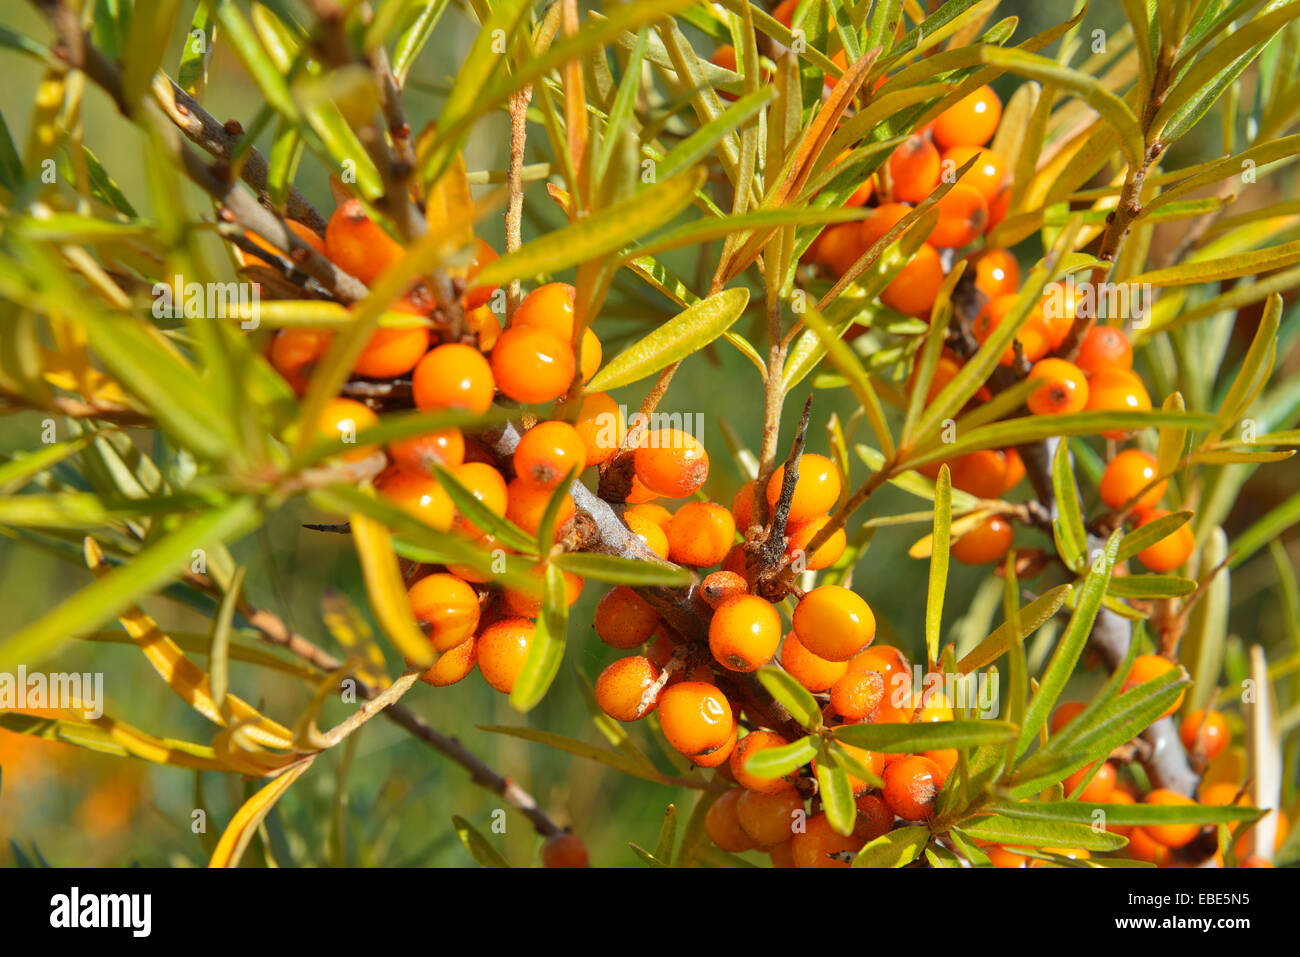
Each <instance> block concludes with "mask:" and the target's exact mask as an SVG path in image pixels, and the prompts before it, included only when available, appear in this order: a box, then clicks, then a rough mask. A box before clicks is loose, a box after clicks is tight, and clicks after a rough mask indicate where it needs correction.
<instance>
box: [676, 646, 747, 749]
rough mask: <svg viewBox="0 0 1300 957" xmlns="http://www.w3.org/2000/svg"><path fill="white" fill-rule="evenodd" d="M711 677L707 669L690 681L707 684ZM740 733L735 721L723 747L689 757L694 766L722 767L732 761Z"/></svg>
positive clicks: (691, 677)
mask: <svg viewBox="0 0 1300 957" xmlns="http://www.w3.org/2000/svg"><path fill="white" fill-rule="evenodd" d="M709 677H710V675H709V673H708V671H707V669H705V670H704V673H703V674H702V675H698V676H697V675H694V674H693V675H691V676H690V680H692V681H697V680H704V681H705V682H707V681H708V679H709ZM739 732H740V727H739V725H737V724H736V723H735V721H734V720H733V721H732V725H731V734H730V735H729V736H728V737H727V740H726V741H725V742H724V743H723V745H722V747H720V748H715V749H714V750H712V751H706V752H704V753H703V754H691V755H688V757H689V758H690V761H691V763H692V764H694V765H695V766H696V767H700V768H720V767H722V766H723V765H724V764H726V763H727V762H728V761H730V760H731V753H732V752H733V751H735V750H736V737H737V735H738V734H739Z"/></svg>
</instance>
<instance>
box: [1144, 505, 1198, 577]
mask: <svg viewBox="0 0 1300 957" xmlns="http://www.w3.org/2000/svg"><path fill="white" fill-rule="evenodd" d="M1168 514H1169V513H1168V512H1167V511H1165V510H1164V509H1162V508H1153V509H1149V510H1148V511H1146V512H1144V513H1143V515H1142V517H1141V518H1140V519H1139V520H1138V528H1141V527H1142V526H1143V525H1147V524H1150V523H1151V522H1154V521H1155V520H1156V519H1158V518H1164V517H1165V516H1166V515H1168ZM1195 550H1196V536H1195V535H1194V534H1193V533H1192V528H1191V525H1189V524H1187V523H1183V524H1182V525H1179V526H1178V527H1177V528H1176V529H1174V530H1173V531H1172V532H1170V533H1169V534H1168V535H1166V536H1165V537H1164V538H1162V539H1160V541H1158V542H1156V543H1155V544H1154V545H1148V546H1147V547H1146V548H1144V549H1142V551H1140V552H1138V561H1140V562H1141V563H1142V564H1143V565H1145V566H1146V567H1147V568H1148V569H1150V570H1151V571H1153V572H1157V573H1160V574H1163V573H1165V572H1171V571H1173V570H1174V569H1175V568H1180V567H1182V565H1183V564H1185V563H1186V561H1187V559H1189V558H1191V557H1192V552H1194V551H1195Z"/></svg>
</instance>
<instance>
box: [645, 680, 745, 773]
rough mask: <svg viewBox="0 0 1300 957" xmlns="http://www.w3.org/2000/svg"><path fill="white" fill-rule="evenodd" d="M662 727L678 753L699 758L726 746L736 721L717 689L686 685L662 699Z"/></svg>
mask: <svg viewBox="0 0 1300 957" xmlns="http://www.w3.org/2000/svg"><path fill="white" fill-rule="evenodd" d="M659 727H660V728H661V729H662V730H663V733H664V737H665V738H667V739H668V743H669V744H670V745H672V747H673V748H674V749H675V750H677V751H680V752H681V753H682V754H685V755H687V756H695V755H706V754H708V753H709V752H711V751H715V750H716V749H718V748H720V747H722V746H723V745H725V744H726V743H727V741H728V739H729V738H730V737H731V735H732V732H733V731H734V730H735V728H736V721H735V718H734V716H733V715H732V711H731V703H730V702H729V701H728V700H727V698H726V695H724V694H723V693H722V692H721V691H719V690H718V689H717V688H716V687H715V686H714V685H711V684H708V683H707V682H703V681H682V682H678V683H677V684H674V685H670V686H669V687H667V688H665V689H664V693H663V694H662V695H660V697H659Z"/></svg>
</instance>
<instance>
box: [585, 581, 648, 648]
mask: <svg viewBox="0 0 1300 957" xmlns="http://www.w3.org/2000/svg"><path fill="white" fill-rule="evenodd" d="M592 625H593V627H595V629H596V634H597V635H599V636H600V640H601V641H603V642H604V643H605V644H607V645H609V646H611V647H613V648H622V649H625V650H626V649H628V648H636V647H637V646H638V645H643V644H645V643H646V642H647V641H649V640H650V636H651V635H653V634H654V630H655V629H656V628H657V627H659V613H658V612H657V611H655V610H654V609H653V608H652V607H650V604H649V603H648V602H647V601H646V600H645V599H644V598H642V597H641V596H640V595H638V594H637V593H636V592H634V591H633V590H632V589H631V588H629V587H628V586H627V585H618V586H616V587H614V588H611V589H610V590H609V591H607V592H605V594H604V595H602V596H601V599H600V601H599V602H597V603H596V613H595V617H594V618H593V620H592Z"/></svg>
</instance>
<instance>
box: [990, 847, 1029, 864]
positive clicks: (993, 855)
mask: <svg viewBox="0 0 1300 957" xmlns="http://www.w3.org/2000/svg"><path fill="white" fill-rule="evenodd" d="M984 853H985V854H987V855H988V859H989V863H990V864H992V865H993V866H994V867H1000V868H1014V867H1028V866H1029V859H1028V858H1027V857H1025V856H1024V855H1023V854H1016V853H1014V852H1013V851H1011V850H1010V849H1009V848H1006V847H1002V846H1001V845H995V846H993V847H986V848H985V849H984Z"/></svg>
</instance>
